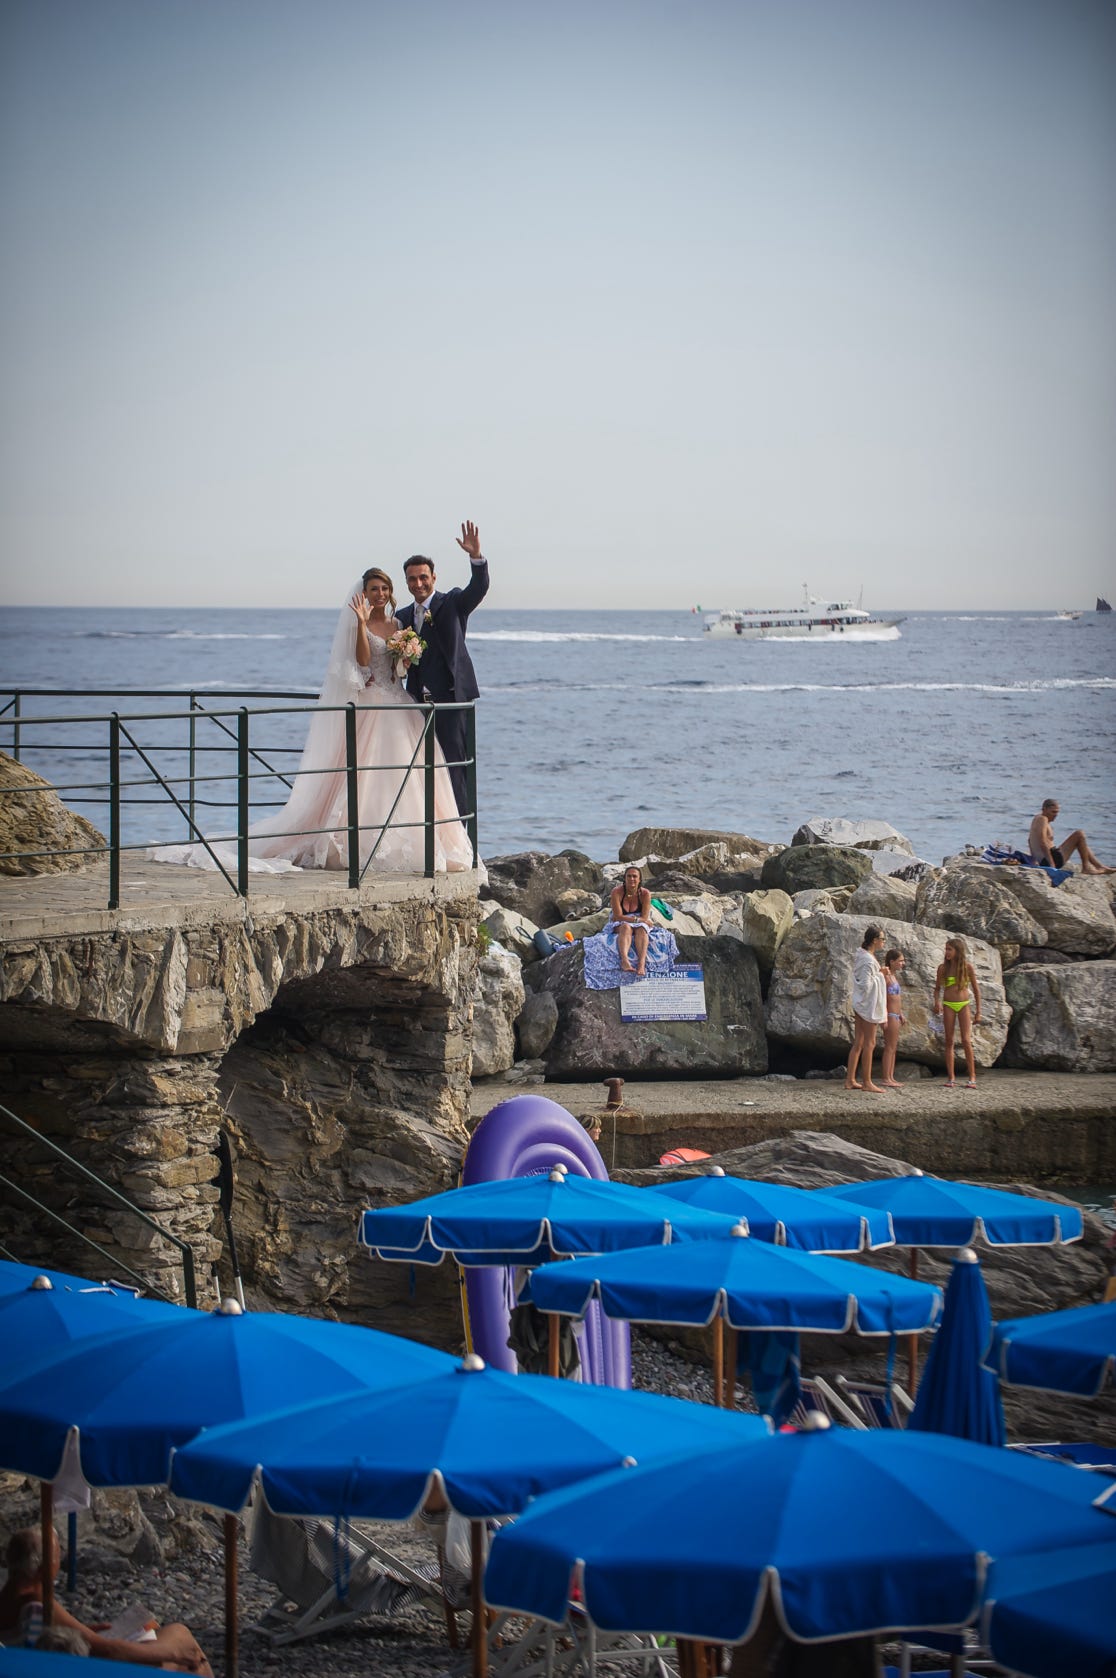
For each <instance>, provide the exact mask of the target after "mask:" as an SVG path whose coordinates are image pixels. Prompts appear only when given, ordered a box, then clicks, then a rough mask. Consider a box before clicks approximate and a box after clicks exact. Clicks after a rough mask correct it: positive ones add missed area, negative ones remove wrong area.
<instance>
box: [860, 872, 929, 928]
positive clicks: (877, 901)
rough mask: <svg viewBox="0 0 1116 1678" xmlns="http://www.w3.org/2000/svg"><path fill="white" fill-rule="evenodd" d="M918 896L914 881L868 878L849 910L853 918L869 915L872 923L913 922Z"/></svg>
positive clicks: (893, 876) (862, 882)
mask: <svg viewBox="0 0 1116 1678" xmlns="http://www.w3.org/2000/svg"><path fill="white" fill-rule="evenodd" d="M917 894H918V887H917V886H916V885H915V883H914V881H913V880H898V879H896V877H895V875H894V874H888V875H883V874H869V876H868V878H867V879H866V880H861V882H860V884H859V885H858V886H857V888H856V890H855V891H854V892H853V894H852V896H851V897H850V898H849V901H848V904H847V909H848V913H849V914H850V915H867V917H868V919H869V920H870V921H881V920H882V921H913V920H914V918H915V898H916V896H917Z"/></svg>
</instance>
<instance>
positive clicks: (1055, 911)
mask: <svg viewBox="0 0 1116 1678" xmlns="http://www.w3.org/2000/svg"><path fill="white" fill-rule="evenodd" d="M996 874H997V877H998V878H999V879H1000V882H1001V884H1002V885H1003V886H1004V887H1005V888H1006V889H1007V890H1008V891H1010V892H1011V893H1012V894H1013V896H1015V897H1016V898H1018V900H1019V902H1020V903H1021V904H1022V906H1023V907H1024V908H1025V909H1026V910H1027V912H1028V913H1029V914H1030V915H1032V916H1033V917H1034V919H1035V920H1036V921H1037V922H1038V924H1039V925H1040V926H1041V927H1043V928H1044V929H1045V932H1046V939H1045V942H1046V943H1047V945H1048V946H1049V947H1050V948H1051V949H1052V950H1062V951H1063V952H1064V953H1065V954H1066V955H1080V956H1107V955H1111V954H1112V952H1113V951H1114V950H1116V916H1114V915H1113V912H1112V891H1111V886H1110V884H1109V881H1108V880H1107V879H1105V878H1101V879H1095V878H1092V877H1086V876H1084V875H1081V874H1075V875H1074V876H1073V878H1072V879H1070V880H1064V881H1063V882H1062V884H1061V885H1060V886H1054V885H1051V883H1050V876H1049V875H1048V874H1047V873H1046V872H1045V870H1044V869H1042V868H998V869H997V870H996ZM1019 942H1020V943H1021V944H1041V943H1042V942H1043V940H1042V939H1041V938H1021V939H1020V940H1019Z"/></svg>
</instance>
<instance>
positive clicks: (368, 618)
mask: <svg viewBox="0 0 1116 1678" xmlns="http://www.w3.org/2000/svg"><path fill="white" fill-rule="evenodd" d="M336 598H337V597H336V595H335V596H334V599H336ZM349 610H350V612H355V613H356V615H357V617H358V618H359V619H360V621H361V623H362V624H363V625H364V627H365V629H367V628H368V625H369V624H370V623H371V622H372V604H371V602H370V600H369V599H368V596H367V595H366V594H363V593H362V594H354V595H353V598H352V599H351V600H350V601H349Z"/></svg>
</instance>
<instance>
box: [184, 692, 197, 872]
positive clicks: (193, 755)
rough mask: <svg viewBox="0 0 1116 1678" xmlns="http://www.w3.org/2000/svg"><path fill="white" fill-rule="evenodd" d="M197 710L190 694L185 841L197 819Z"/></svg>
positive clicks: (193, 694)
mask: <svg viewBox="0 0 1116 1678" xmlns="http://www.w3.org/2000/svg"><path fill="white" fill-rule="evenodd" d="M197 708H198V696H197V694H196V693H192V694H191V695H190V796H189V798H188V800H187V803H186V808H187V809H188V810H189V812H190V820H189V824H188V826H187V829H186V837H187V839H192V838H193V837H194V832H195V828H194V822H195V819H196V817H197V810H196V808H195V803H194V777H195V776H196V774H197V755H198V720H197V717H196V716H195V712H196V711H197Z"/></svg>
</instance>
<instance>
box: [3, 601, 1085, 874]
mask: <svg viewBox="0 0 1116 1678" xmlns="http://www.w3.org/2000/svg"><path fill="white" fill-rule="evenodd" d="M497 590H498V579H497V584H496V586H495V587H494V590H493V596H495V595H496V594H497ZM492 598H493V597H490V600H491V599H492ZM335 623H336V611H335V610H321V611H274V610H272V611H269V610H255V609H253V610H224V609H220V608H214V609H212V610H202V609H191V610H170V609H158V610H156V609H135V610H125V609H110V608H101V609H95V610H78V609H67V608H21V609H8V610H6V611H4V612H3V613H2V614H0V683H2V684H3V685H4V687H5V688H9V689H10V688H14V687H21V688H27V687H50V688H67V689H83V690H89V689H93V688H118V689H119V688H131V689H142V688H155V687H167V688H173V689H175V690H176V691H179V692H182V693H183V694H186V693H189V692H191V691H194V692H196V693H198V694H199V695H200V696H201V697H202V698H203V699H204V701H205V703H207V704H210V705H217V704H219V703H221V701H220V700H219V698H218V695H219V691H220V690H221V689H223V688H251V689H256V690H258V691H259V692H260V693H261V694H262V695H267V694H269V693H270V694H275V693H277V692H279V691H286V690H289V689H295V688H305V689H309V690H314V691H316V689H317V687H318V685H319V683H320V681H321V678H322V674H323V670H324V666H325V662H326V658H327V656H328V652H329V647H330V642H331V639H332V635H333V629H334V625H335ZM469 645H470V648H471V650H472V655H473V660H474V663H475V665H476V670H477V675H478V678H479V681H480V686H481V689H482V695H483V697H482V699H481V701H480V704H479V706H478V721H477V733H478V761H479V768H478V785H479V794H478V797H479V809H480V842H481V849H482V851H483V852H484V853H485V854H486V855H489V856H496V855H500V854H503V853H506V852H509V851H521V850H528V849H538V850H545V851H552V852H553V851H557V850H560V849H562V848H564V847H566V846H573V847H575V848H577V849H579V850H583V851H586V852H588V853H589V854H590V855H591V856H593V857H596V858H598V859H602V860H603V859H607V858H612V857H615V855H616V852H617V847H618V846H619V844H620V842H621V841H622V839H623V838H624V836H625V835H626V834H627V833H628V832H629V831H631V830H632V829H633V828H636V827H642V826H645V825H650V824H655V825H665V826H680V825H685V826H696V827H710V828H722V829H726V830H730V831H733V832H738V833H747V834H750V835H752V836H753V837H755V838H759V839H764V840H769V841H773V842H782V843H786V842H787V841H788V840H789V839H790V837H791V835H792V833H793V832H794V830H795V828H796V827H798V826H799V824H800V823H801V822H802V821H804V820H806V819H807V818H809V817H812V816H854V817H856V816H872V817H878V818H881V819H883V820H885V821H889V822H891V823H892V824H893V825H894V826H895V827H896V828H898V829H899V831H900V832H902V833H904V834H906V835H907V837H908V838H909V839H910V840H911V842H912V844H913V845H914V848H915V850H916V852H917V853H918V855H920V856H922V857H925V858H926V859H928V860H929V861H931V862H935V863H936V862H940V861H941V859H942V857H943V856H945V855H948V854H951V853H953V852H955V851H957V850H958V849H959V848H961V847H962V846H964V845H966V844H975V845H981V846H983V845H985V844H987V843H989V842H994V841H1003V842H1007V843H1010V844H1013V845H1020V846H1022V845H1025V842H1026V837H1027V829H1028V825H1029V822H1030V819H1031V817H1032V816H1033V814H1034V812H1035V811H1036V810H1037V809H1038V807H1039V804H1040V803H1041V801H1042V799H1043V798H1046V797H1053V798H1057V799H1058V800H1059V801H1060V803H1061V806H1062V815H1061V817H1060V819H1059V821H1058V822H1057V823H1056V824H1055V825H1056V832H1057V835H1058V836H1059V837H1061V836H1063V835H1064V834H1065V833H1067V832H1069V831H1070V830H1071V829H1072V828H1074V827H1077V826H1082V827H1084V828H1085V830H1086V832H1087V833H1088V835H1089V838H1090V840H1091V842H1092V844H1093V846H1094V848H1095V850H1096V851H1097V853H1098V854H1099V855H1100V856H1101V858H1102V859H1104V860H1109V861H1113V862H1116V777H1114V775H1113V769H1114V766H1116V616H1113V617H1109V618H1106V617H1098V616H1097V615H1096V614H1094V613H1092V612H1089V613H1086V614H1084V615H1083V616H1082V617H1081V618H1079V619H1077V620H1076V621H1070V620H1066V619H1060V618H1058V617H1056V616H1055V615H1054V614H1053V613H1052V612H1050V613H1041V612H1033V613H1023V612H1014V613H916V614H913V615H911V616H909V617H907V618H906V620H905V621H904V623H903V625H902V632H901V637H900V639H899V640H896V641H869V640H861V639H856V640H852V639H848V638H837V639H834V640H833V641H826V642H819V641H788V640H778V641H766V642H755V641H747V642H746V641H741V640H737V639H735V638H728V639H719V638H714V637H710V636H705V635H703V633H702V627H701V619H700V617H698V616H696V615H695V614H693V613H690V612H688V611H678V612H644V611H631V612H622V611H611V612H589V611H577V612H557V611H550V612H543V611H504V610H501V609H499V607H498V606H496V605H495V604H489V603H488V602H486V603H485V604H484V605H483V606H482V607H481V608H480V609H479V610H478V611H477V613H476V614H475V615H474V617H473V619H472V622H471V627H470V630H469ZM4 697H6V696H4ZM0 703H3V700H2V699H0ZM239 703H250V702H249V701H239V700H237V701H228V702H227V705H228V706H229V707H234V706H235V705H236V704H239ZM260 703H266V700H263V699H262V700H261V701H260ZM154 708H155V707H154V705H153V703H152V702H150V701H141V700H139V699H138V698H134V697H129V696H127V695H119V696H118V697H115V698H107V697H106V698H96V697H93V696H89V697H88V698H87V699H85V700H83V701H73V700H68V701H65V702H63V701H61V700H58V701H55V700H52V699H49V698H36V699H31V698H27V699H25V700H24V701H23V710H24V713H25V714H27V715H30V714H33V713H34V712H36V711H37V712H38V713H39V714H40V715H43V714H51V715H54V714H67V715H72V714H73V713H74V712H75V710H80V711H81V712H82V713H83V714H95V713H107V712H108V711H109V710H117V711H120V712H121V713H122V714H131V713H144V712H149V711H150V710H152V709H154ZM255 726H256V725H255V723H253V727H255ZM263 726H264V725H262V724H261V728H262V727H263ZM268 726H269V727H270V734H269V738H271V739H275V740H279V741H281V742H283V743H284V744H285V746H286V749H287V754H288V755H287V758H286V760H285V763H286V767H287V768H288V769H289V768H290V767H291V766H292V764H293V762H295V761H297V748H298V744H299V741H300V740H301V737H302V733H303V731H304V728H305V721H304V718H302V717H289V718H283V719H272V721H271V723H270V724H269V725H268ZM133 732H134V733H135V734H136V737H137V738H139V739H141V740H142V741H148V742H155V744H154V745H153V747H152V750H153V752H154V754H155V759H156V761H159V758H158V752H159V751H161V750H163V749H164V747H165V743H166V742H167V740H169V738H170V728H169V725H154V724H150V723H143V724H136V725H135V727H134V730H133ZM64 737H65V738H66V739H68V741H69V743H70V744H71V745H73V744H74V743H75V741H77V740H78V739H79V738H81V739H84V740H86V741H87V742H88V747H87V749H86V750H82V751H77V752H73V751H71V752H70V753H69V754H68V755H63V754H62V753H61V752H60V751H59V750H58V747H59V745H60V743H61V742H62V740H63V738H64ZM178 737H179V738H181V729H180V730H179V735H178ZM104 738H105V736H104V731H103V729H101V730H98V729H97V728H96V727H95V726H93V725H90V726H89V727H87V728H86V730H85V733H84V734H83V735H80V736H79V733H78V731H77V729H76V726H74V725H71V726H69V727H64V725H62V724H58V725H52V726H51V727H49V728H38V729H37V728H34V727H31V726H28V727H26V728H25V729H24V730H23V740H22V750H23V758H24V761H25V762H27V763H28V764H29V765H30V766H31V767H33V768H36V769H38V770H39V772H40V773H42V774H45V775H47V776H48V778H50V779H53V780H56V781H59V782H63V783H66V784H69V785H73V784H74V783H78V782H80V783H82V784H83V786H84V788H85V791H83V792H82V793H79V794H74V795H73V796H69V797H68V798H67V802H69V803H71V804H72V805H73V806H74V807H75V808H78V809H80V810H82V811H83V812H84V813H85V814H87V815H88V816H89V817H90V818H91V819H92V820H93V821H94V822H95V823H96V825H98V826H99V827H101V828H102V830H103V829H104V827H105V824H106V821H107V815H106V810H105V806H104V804H103V802H100V795H99V793H98V791H97V790H96V789H97V788H98V786H99V785H101V784H102V783H103V781H104V775H105V757H104ZM0 749H4V750H10V749H11V730H10V721H9V719H8V718H5V719H4V722H3V724H2V725H0ZM167 761H173V762H175V763H177V764H178V765H179V767H181V757H180V755H179V757H177V758H174V757H173V754H172V758H171V759H168V760H167ZM160 767H162V764H161V763H160ZM255 790H256V792H257V793H258V796H259V797H260V798H262V797H263V796H264V794H263V791H262V789H261V788H256V789H255ZM144 796H145V798H147V799H149V802H145V803H143V804H142V805H136V806H135V807H134V808H133V809H132V810H131V811H130V812H129V814H128V817H127V829H126V835H125V837H126V838H127V839H128V840H130V841H131V842H142V841H143V840H146V839H152V840H154V839H180V838H182V837H184V836H185V828H184V823H183V818H182V817H181V816H180V815H179V814H177V813H176V812H175V811H174V810H173V809H172V807H171V806H170V805H169V803H168V802H167V800H166V798H165V797H164V796H163V795H162V794H161V793H159V792H158V791H157V790H156V791H155V792H154V793H151V792H147V793H145V794H144ZM271 796H272V797H274V792H272V794H271ZM214 819H216V818H214ZM223 819H224V820H225V821H226V822H227V821H228V820H229V818H228V817H227V816H225V817H224V818H223ZM203 825H206V826H208V825H209V824H208V822H207V823H204V824H203ZM218 826H220V823H218ZM210 830H211V831H212V830H213V829H210ZM223 830H224V831H227V828H224V829H223Z"/></svg>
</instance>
